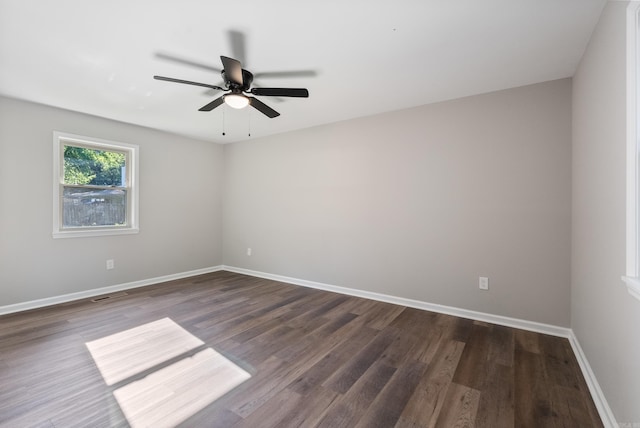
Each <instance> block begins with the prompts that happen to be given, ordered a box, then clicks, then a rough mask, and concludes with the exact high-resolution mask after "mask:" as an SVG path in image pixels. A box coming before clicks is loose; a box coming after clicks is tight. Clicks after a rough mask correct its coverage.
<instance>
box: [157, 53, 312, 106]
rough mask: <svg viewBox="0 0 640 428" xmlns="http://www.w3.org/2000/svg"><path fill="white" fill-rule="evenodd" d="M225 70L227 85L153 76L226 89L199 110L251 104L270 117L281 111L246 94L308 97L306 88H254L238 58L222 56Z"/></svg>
mask: <svg viewBox="0 0 640 428" xmlns="http://www.w3.org/2000/svg"><path fill="white" fill-rule="evenodd" d="M220 60H222V66H223V70H222V71H221V74H222V79H223V80H224V85H225V87H224V88H223V87H220V86H216V85H209V84H206V83H199V82H191V81H189V80H182V79H174V78H173V77H164V76H153V78H154V79H156V80H164V81H167V82H175V83H184V84H186V85H195V86H202V87H205V88H210V89H215V90H217V91H225V92H227V93H226V94H224V95H222V96H221V97H218V98H216V99H215V100H213V101H211V102H210V103H209V104H207V105H205V106H203V107H201V108H200V109H198V110H199V111H211V110H213V109H214V108H216V107H219V106H221V105H222V104H227V105H228V106H229V107H233V108H236V109H241V108H244V107H246V106H247V105H250V106H251V107H253V108H255V109H256V110H258V111H259V112H261V113H263V114H264V115H266V116H267V117H269V118H274V117H278V116H280V113H278V112H277V111H275V110H274V109H272V108H271V107H269V106H268V105H266V104H265V103H263V102H262V101H260V100H259V99H257V98H255V97H249V96H247V95H245V94H251V95H257V96H267V97H298V98H308V97H309V91H308V90H306V89H304V88H252V87H251V83H252V82H253V74H252V73H251V72H249V71H247V70H245V69H243V68H242V64H241V63H240V61H238V60H237V59H233V58H229V57H226V56H221V57H220Z"/></svg>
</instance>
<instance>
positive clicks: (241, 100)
mask: <svg viewBox="0 0 640 428" xmlns="http://www.w3.org/2000/svg"><path fill="white" fill-rule="evenodd" d="M224 102H225V104H227V105H228V106H229V107H232V108H237V109H241V108H245V107H246V106H248V105H249V98H247V97H245V96H244V95H242V94H227V95H225V96H224Z"/></svg>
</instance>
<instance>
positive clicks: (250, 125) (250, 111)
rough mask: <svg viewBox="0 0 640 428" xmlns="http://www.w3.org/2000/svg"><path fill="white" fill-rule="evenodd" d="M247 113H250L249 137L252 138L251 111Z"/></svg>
mask: <svg viewBox="0 0 640 428" xmlns="http://www.w3.org/2000/svg"><path fill="white" fill-rule="evenodd" d="M247 113H249V137H251V110H248V111H247Z"/></svg>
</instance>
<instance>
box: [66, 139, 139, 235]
mask: <svg viewBox="0 0 640 428" xmlns="http://www.w3.org/2000/svg"><path fill="white" fill-rule="evenodd" d="M67 144H68V145H74V146H79V147H88V148H94V149H98V150H112V151H120V152H126V154H127V173H126V184H125V187H126V188H127V225H126V226H99V227H81V228H79V227H74V228H64V227H63V226H62V196H63V188H64V165H63V162H64V153H63V149H64V146H65V145H67ZM138 152H139V148H138V146H137V145H135V144H126V143H119V142H115V141H108V140H102V139H99V138H92V137H84V136H82V135H74V134H68V133H65V132H58V131H54V133H53V237H54V238H78V237H90V236H105V235H128V234H133V233H138V232H139V224H138V202H139V191H138Z"/></svg>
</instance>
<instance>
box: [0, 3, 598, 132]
mask: <svg viewBox="0 0 640 428" xmlns="http://www.w3.org/2000/svg"><path fill="white" fill-rule="evenodd" d="M605 1H606V0H457V1H451V0H368V1H364V0H342V1H335V0H324V1H320V0H316V1H303V0H271V1H264V0H235V1H226V2H223V1H214V0H180V1H178V0H173V1H169V0H110V1H95V0H57V1H46V0H0V94H2V95H6V96H9V97H14V98H20V99H25V100H29V101H34V102H38V103H42V104H47V105H52V106H56V107H61V108H65V109H69V110H74V111H80V112H85V113H88V114H92V115H96V116H101V117H105V118H110V119H115V120H119V121H122V122H128V123H134V124H138V125H143V126H147V127H151V128H156V129H161V130H165V131H169V132H173V133H177V134H181V135H186V136H190V137H195V138H198V139H202V140H207V141H215V142H219V143H223V142H232V141H238V140H242V139H246V138H247V134H248V131H249V130H250V131H251V135H252V138H255V137H259V136H265V135H270V134H275V133H280V132H286V131H289V130H293V129H300V128H306V127H311V126H315V125H319V124H324V123H329V122H335V121H340V120H345V119H350V118H354V117H360V116H367V115H372V114H376V113H381V112H385V111H392V110H399V109H403V108H408V107H414V106H418V105H423V104H428V103H432V102H436V101H442V100H446V99H453V98H459V97H463V96H468V95H473V94H479V93H485V92H490V91H494V90H499V89H506V88H510V87H516V86H522V85H527V84H532V83H537V82H542V81H547V80H553V79H559V78H564V77H569V76H572V75H573V73H574V72H575V70H576V66H577V65H578V62H579V60H580V57H581V55H582V53H583V52H584V49H585V47H586V45H587V42H588V40H589V37H590V35H591V32H592V30H593V28H594V26H595V24H596V21H597V19H598V17H599V15H600V12H601V10H602V8H603V6H604V4H605ZM234 31H235V32H237V33H240V34H242V35H244V46H245V52H244V56H245V58H240V57H241V56H242V52H239V51H238V50H237V48H235V47H237V46H239V45H238V44H237V43H232V41H231V39H232V38H231V37H230V34H231V32H234ZM220 55H226V56H231V57H236V58H237V59H240V60H243V66H244V68H246V69H248V70H250V71H252V72H253V73H256V74H257V73H261V72H274V71H304V73H300V74H301V76H284V77H283V76H280V77H273V76H272V77H269V76H264V77H256V79H255V81H254V83H255V85H256V86H263V87H306V88H308V89H309V92H310V97H309V98H308V99H302V98H281V99H273V98H270V97H261V100H262V101H264V102H265V103H267V104H268V105H269V106H271V107H272V108H274V109H276V110H277V111H279V112H280V113H281V116H280V117H277V118H275V119H269V118H267V117H266V116H263V115H262V114H261V113H259V112H258V111H257V110H254V109H251V108H248V109H244V110H232V109H230V108H228V107H226V106H221V107H219V108H218V109H216V110H213V111H211V112H200V111H198V109H199V108H200V107H202V106H203V105H205V104H207V103H209V102H210V101H212V100H213V99H214V98H216V97H217V96H219V93H215V92H214V91H212V90H207V89H205V88H201V87H197V86H190V85H181V84H176V83H168V82H162V81H157V80H154V79H153V78H152V76H153V75H156V74H158V75H163V76H170V77H175V78H180V79H185V80H192V81H197V82H204V83H209V84H213V85H220V84H222V80H221V78H220V75H219V72H216V71H214V70H212V69H218V70H219V69H220V68H222V66H221V64H220V59H219V56H220ZM223 122H224V128H225V131H226V136H224V137H223V136H222V131H223Z"/></svg>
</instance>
